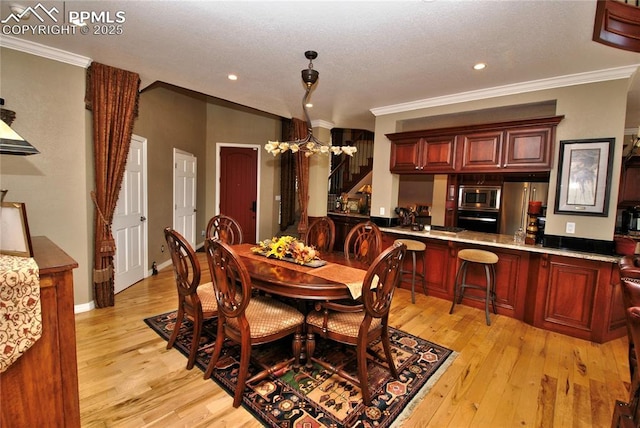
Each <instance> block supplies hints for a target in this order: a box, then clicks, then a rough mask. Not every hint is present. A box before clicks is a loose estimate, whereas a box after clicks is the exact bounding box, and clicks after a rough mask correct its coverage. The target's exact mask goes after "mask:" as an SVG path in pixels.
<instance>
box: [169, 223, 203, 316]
mask: <svg viewBox="0 0 640 428" xmlns="http://www.w3.org/2000/svg"><path fill="white" fill-rule="evenodd" d="M164 237H165V240H166V241H167V248H168V249H169V255H170V256H171V261H172V262H173V271H174V273H175V277H176V285H177V287H178V295H179V296H182V298H184V297H185V296H189V297H190V298H192V302H193V306H197V305H199V303H200V301H199V299H198V293H197V289H198V286H199V285H200V275H201V271H200V262H198V258H197V257H196V253H195V251H194V250H193V248H192V247H191V245H190V244H189V242H188V241H187V240H186V239H185V238H184V237H183V236H182V235H181V234H180V233H178V232H177V231H175V230H173V229H171V228H169V227H167V228H166V229H165V230H164Z"/></svg>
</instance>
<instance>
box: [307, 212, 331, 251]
mask: <svg viewBox="0 0 640 428" xmlns="http://www.w3.org/2000/svg"><path fill="white" fill-rule="evenodd" d="M335 240H336V225H335V224H334V222H333V220H331V219H330V218H329V217H320V218H317V219H315V220H313V222H311V224H310V225H309V228H308V229H307V232H306V233H305V236H304V238H303V241H304V242H305V244H307V245H312V246H313V247H315V249H316V250H318V251H319V252H320V253H330V252H332V251H333V244H334V243H335Z"/></svg>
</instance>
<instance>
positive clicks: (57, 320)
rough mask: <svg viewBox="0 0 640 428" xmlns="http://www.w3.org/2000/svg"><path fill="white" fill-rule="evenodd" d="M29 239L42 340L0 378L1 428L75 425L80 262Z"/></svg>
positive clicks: (47, 242)
mask: <svg viewBox="0 0 640 428" xmlns="http://www.w3.org/2000/svg"><path fill="white" fill-rule="evenodd" d="M32 241H33V252H34V259H35V260H36V263H37V264H38V269H39V274H40V300H41V308H42V337H41V338H40V339H39V340H38V341H37V342H36V343H35V344H34V345H33V346H32V347H31V348H30V349H29V350H27V351H26V352H25V354H24V355H22V356H21V357H20V358H18V359H17V360H16V361H15V362H14V363H13V364H12V365H11V366H10V367H9V368H8V369H7V370H6V371H5V372H4V373H2V374H0V397H1V400H2V405H1V406H0V407H2V416H1V418H0V426H2V427H3V428H9V427H65V428H67V427H79V426H80V401H79V398H78V365H77V359H76V329H75V316H74V312H73V269H74V268H76V267H78V263H77V262H76V261H75V260H73V259H72V258H71V257H70V256H69V255H67V254H66V253H65V252H64V251H62V250H61V249H60V248H59V247H58V246H57V245H55V244H54V243H53V242H51V241H50V240H49V239H48V238H46V237H44V236H36V237H33V239H32Z"/></svg>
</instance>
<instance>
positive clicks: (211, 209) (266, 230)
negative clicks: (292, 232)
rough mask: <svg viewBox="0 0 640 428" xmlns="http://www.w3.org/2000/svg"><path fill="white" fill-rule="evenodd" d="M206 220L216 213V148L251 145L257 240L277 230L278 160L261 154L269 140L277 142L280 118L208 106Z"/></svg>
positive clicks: (216, 102)
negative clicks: (254, 152) (254, 149)
mask: <svg viewBox="0 0 640 428" xmlns="http://www.w3.org/2000/svg"><path fill="white" fill-rule="evenodd" d="M206 126H207V138H206V147H207V157H206V160H207V163H206V176H205V180H206V184H207V185H206V203H205V208H206V217H207V218H211V217H212V216H214V215H215V214H217V213H218V211H219V209H218V208H219V207H216V206H215V201H216V182H215V180H216V156H217V155H218V145H219V144H220V143H222V144H226V145H247V144H248V145H253V146H256V147H257V150H258V159H259V163H260V164H259V169H260V177H259V180H260V186H259V192H260V194H259V195H258V198H259V200H258V210H259V212H258V236H257V238H258V239H266V238H270V237H271V236H273V235H274V234H275V233H277V232H278V231H279V230H280V227H279V225H278V213H279V202H277V201H276V200H275V195H279V194H280V160H279V158H274V157H273V156H272V155H270V154H268V153H267V152H266V151H265V150H264V148H263V147H264V145H265V144H266V143H267V141H269V140H279V139H280V134H281V130H282V124H281V122H280V118H279V117H276V116H273V115H270V114H268V113H262V112H259V111H256V110H253V109H250V108H247V107H243V106H239V105H237V104H233V103H229V102H225V101H222V100H215V99H211V100H209V103H208V104H207V122H206Z"/></svg>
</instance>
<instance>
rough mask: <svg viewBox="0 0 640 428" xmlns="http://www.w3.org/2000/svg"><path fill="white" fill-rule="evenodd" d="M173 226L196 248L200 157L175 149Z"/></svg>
mask: <svg viewBox="0 0 640 428" xmlns="http://www.w3.org/2000/svg"><path fill="white" fill-rule="evenodd" d="M173 165H174V169H173V228H174V229H175V230H176V231H177V232H178V233H180V234H181V235H182V236H184V238H185V239H186V240H187V241H188V242H189V244H191V246H192V247H193V248H194V249H195V247H196V184H197V166H198V159H197V158H196V157H195V156H194V155H192V154H191V153H187V152H184V151H182V150H178V149H175V148H174V149H173Z"/></svg>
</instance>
